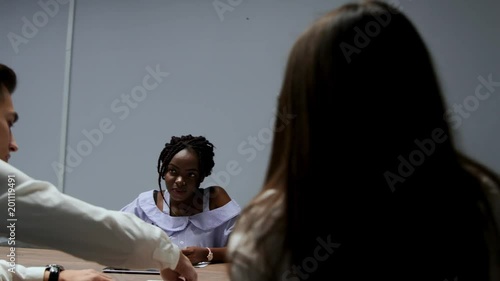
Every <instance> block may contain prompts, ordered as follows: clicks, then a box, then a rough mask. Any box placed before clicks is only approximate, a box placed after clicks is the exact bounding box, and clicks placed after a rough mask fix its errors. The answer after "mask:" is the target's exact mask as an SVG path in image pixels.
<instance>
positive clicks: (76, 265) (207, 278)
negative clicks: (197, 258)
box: [0, 247, 229, 281]
mask: <svg viewBox="0 0 500 281" xmlns="http://www.w3.org/2000/svg"><path fill="white" fill-rule="evenodd" d="M9 252H10V251H9V248H8V247H0V259H4V260H8V258H7V254H8V253H9ZM15 252H16V264H19V265H23V266H45V265H47V264H49V263H56V264H60V265H62V266H64V267H65V268H66V269H95V270H97V271H101V270H102V269H103V268H104V267H105V266H103V265H100V264H98V263H95V262H89V261H86V260H82V259H79V258H76V257H74V256H71V255H69V254H66V253H63V252H60V251H56V250H49V249H34V248H16V249H15ZM196 271H197V272H198V280H199V281H212V280H213V281H215V280H217V281H226V280H229V277H228V275H227V264H224V263H219V264H209V265H207V266H206V267H203V268H196ZM107 274H108V275H109V276H111V277H112V278H114V279H115V280H117V281H122V280H123V281H140V280H144V281H145V280H161V277H160V275H150V274H115V273H113V274H110V273H107Z"/></svg>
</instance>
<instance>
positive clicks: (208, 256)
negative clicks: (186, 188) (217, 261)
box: [49, 247, 214, 281]
mask: <svg viewBox="0 0 500 281" xmlns="http://www.w3.org/2000/svg"><path fill="white" fill-rule="evenodd" d="M207 249H208V255H207V260H208V261H212V259H213V258H214V254H213V253H212V251H211V250H210V248H208V247H207ZM49 281H50V280H49Z"/></svg>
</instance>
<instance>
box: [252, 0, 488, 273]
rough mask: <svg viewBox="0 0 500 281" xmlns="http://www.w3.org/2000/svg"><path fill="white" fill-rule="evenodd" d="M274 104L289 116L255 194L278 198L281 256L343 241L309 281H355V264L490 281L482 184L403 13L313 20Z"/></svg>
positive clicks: (299, 261)
mask: <svg viewBox="0 0 500 281" xmlns="http://www.w3.org/2000/svg"><path fill="white" fill-rule="evenodd" d="M363 40H364V41H363ZM277 107H278V110H279V111H280V112H282V111H285V112H289V113H291V114H294V115H295V118H294V119H293V120H292V121H291V122H290V123H288V124H286V125H285V124H283V123H282V122H281V120H279V119H278V118H277V119H276V123H275V133H274V139H273V146H272V152H271V159H270V163H269V167H268V170H267V176H266V183H265V185H264V187H263V191H265V190H267V189H270V188H273V189H277V190H279V191H281V192H283V194H285V196H286V206H285V217H284V218H283V219H284V220H285V221H286V225H287V230H286V234H285V250H287V251H290V252H291V258H292V260H291V262H292V265H295V266H299V267H300V266H303V265H304V264H305V263H307V262H309V261H311V257H313V256H314V250H315V249H316V248H317V247H318V245H322V243H321V242H319V241H320V240H321V241H323V242H325V241H327V242H328V241H329V242H331V243H336V244H338V245H340V246H339V247H338V249H335V250H334V251H333V249H331V250H332V251H331V252H329V256H328V259H327V260H316V261H315V263H312V262H311V263H312V265H311V263H310V264H309V267H311V268H312V267H314V270H310V272H308V279H307V280H315V279H319V278H321V277H322V276H324V274H327V276H330V277H333V276H340V275H343V274H347V273H349V272H351V271H352V272H351V273H350V274H351V275H350V276H351V280H357V278H356V277H360V276H362V274H365V273H361V271H356V268H357V267H360V270H365V271H366V272H370V270H373V271H372V272H373V276H386V277H388V278H389V277H394V278H396V277H397V278H404V277H405V276H406V275H405V274H408V273H410V274H413V275H412V276H413V277H414V278H425V280H434V279H435V280H444V279H445V278H450V280H452V279H453V278H455V277H457V276H458V279H459V280H469V279H468V278H473V279H470V280H487V276H488V273H487V272H488V257H487V252H488V249H487V247H488V246H487V244H486V242H485V240H484V237H483V231H484V229H485V228H486V227H487V226H486V225H485V224H484V221H485V220H484V217H485V216H487V217H488V219H491V212H490V211H486V212H482V211H481V210H480V208H478V202H486V201H485V196H484V194H482V192H481V189H480V182H479V181H478V179H477V178H476V177H474V176H471V173H470V172H468V171H466V170H464V168H463V166H462V157H461V156H460V154H459V153H458V152H457V149H456V148H455V146H454V144H453V139H452V135H451V132H450V129H449V126H448V123H447V120H446V118H445V105H444V101H443V98H442V94H441V90H440V87H439V84H438V78H437V75H436V73H435V71H434V67H433V64H432V59H431V56H430V54H429V52H428V50H427V48H426V46H425V44H424V42H423V40H422V38H421V36H420V35H419V33H418V32H417V30H416V28H415V27H414V26H413V24H412V23H411V22H410V20H409V19H408V18H407V17H406V16H405V15H404V14H403V13H401V12H400V11H398V10H397V9H395V8H394V7H392V6H390V5H387V4H385V3H382V2H379V1H365V2H363V3H360V4H347V5H344V6H342V7H340V8H338V9H336V10H334V11H332V12H330V13H328V14H326V15H324V16H323V17H321V18H320V19H318V20H317V21H316V22H315V23H314V24H313V25H312V26H311V27H310V28H309V29H308V30H307V31H306V32H305V33H304V34H303V35H302V36H300V38H299V39H298V40H297V41H296V43H295V45H294V46H293V48H292V50H291V52H290V55H289V59H288V64H287V67H286V72H285V76H284V80H283V85H282V88H281V93H280V97H279V101H278V105H277ZM260 203H262V202H260ZM252 204H253V203H250V204H249V206H248V207H247V209H251V208H252V207H253V206H252ZM268 204H273V202H272V201H268ZM486 205H487V204H486ZM244 213H245V210H244V211H243V214H244ZM318 220H319V221H320V223H317V221H318ZM464 241H468V242H467V244H466V245H464ZM268 254H270V253H268ZM380 255H384V256H386V257H388V258H383V259H382V258H381V257H380ZM417 257H418V258H417ZM420 258H422V259H423V260H420ZM313 265H315V266H313ZM350 270H351V271H350ZM375 272H378V273H380V272H383V273H384V274H383V275H377V274H375ZM366 274H367V275H369V274H368V273H366ZM329 279H333V278H329ZM422 280H423V279H422Z"/></svg>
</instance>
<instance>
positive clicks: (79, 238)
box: [0, 64, 198, 281]
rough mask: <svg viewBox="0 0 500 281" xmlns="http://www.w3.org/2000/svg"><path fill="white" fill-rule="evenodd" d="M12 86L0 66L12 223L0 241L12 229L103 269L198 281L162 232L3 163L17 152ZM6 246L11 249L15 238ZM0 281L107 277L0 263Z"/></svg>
mask: <svg viewBox="0 0 500 281" xmlns="http://www.w3.org/2000/svg"><path fill="white" fill-rule="evenodd" d="M16 83H17V78H16V74H15V72H14V71H13V70H12V69H10V68H9V67H8V66H5V65H3V64H0V206H1V207H2V208H4V210H2V211H0V219H1V220H2V221H3V222H6V223H7V224H10V225H7V227H0V236H5V237H7V238H11V237H10V236H11V234H12V232H13V231H14V230H15V233H17V234H19V236H20V237H21V236H22V238H23V242H26V243H30V244H34V245H40V246H45V247H50V248H53V249H57V250H61V251H64V252H66V253H69V254H71V255H74V256H76V257H79V258H83V259H86V260H90V261H95V262H98V263H100V264H103V265H108V266H115V267H125V268H158V269H160V270H161V271H160V272H161V276H162V278H163V279H164V280H179V277H183V278H184V279H185V280H186V281H196V280H197V278H198V277H197V273H196V271H195V269H194V267H193V266H192V265H191V262H190V261H189V259H188V258H187V257H186V256H184V255H183V254H182V253H181V251H180V249H179V248H178V247H177V246H176V245H174V244H173V243H171V241H170V239H169V237H168V236H167V235H166V234H165V233H164V232H163V231H162V230H161V229H160V228H158V227H155V226H152V225H149V224H148V223H145V222H144V221H142V220H140V219H138V218H136V217H135V216H134V215H132V214H128V213H123V212H119V211H110V210H106V209H104V208H100V207H96V206H93V205H91V204H88V203H86V202H83V201H81V200H78V199H76V198H73V197H70V196H68V195H65V194H63V193H61V192H59V190H58V189H57V188H55V187H54V185H52V184H51V183H49V182H44V181H38V180H35V179H32V178H30V177H29V176H28V175H26V174H24V173H23V172H21V171H20V170H18V169H16V168H14V167H13V166H11V165H9V164H8V163H7V162H8V160H9V158H10V156H11V152H15V151H17V150H18V146H17V144H16V142H15V139H14V136H13V135H12V131H11V127H12V125H13V124H14V123H15V122H16V121H17V119H18V115H17V113H16V112H15V110H14V106H13V103H12V98H11V95H12V93H13V92H14V90H15V87H16ZM9 204H10V205H9ZM11 205H12V206H14V205H15V212H11V211H10V210H9V207H10V206H11ZM14 219H15V220H14ZM83 233H84V234H83ZM82 234H83V235H82ZM7 241H8V244H9V245H11V246H14V245H15V244H13V243H15V239H8V240H7ZM47 263H50V261H47ZM0 280H30V281H31V280H33V281H35V280H36V281H68V280H78V281H109V280H111V278H110V277H109V276H107V275H104V274H102V273H100V272H97V271H95V270H69V269H68V270H64V268H62V267H60V266H59V267H58V266H47V267H24V266H22V265H19V264H12V263H9V262H8V261H6V260H0Z"/></svg>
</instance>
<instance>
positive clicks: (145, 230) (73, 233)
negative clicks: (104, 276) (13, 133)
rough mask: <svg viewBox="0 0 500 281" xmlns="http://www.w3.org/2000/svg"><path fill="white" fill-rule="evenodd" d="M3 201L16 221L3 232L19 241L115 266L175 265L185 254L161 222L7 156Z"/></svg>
mask: <svg viewBox="0 0 500 281" xmlns="http://www.w3.org/2000/svg"><path fill="white" fill-rule="evenodd" d="M0 206H1V208H2V209H0V218H1V219H2V220H3V221H4V222H8V226H10V228H9V227H1V228H0V234H3V235H5V236H6V237H8V239H10V240H9V241H11V240H14V243H15V240H16V239H19V240H22V241H23V242H26V243H30V244H34V245H39V246H44V247H50V248H53V249H57V250H61V251H64V252H66V253H69V254H71V255H74V256H76V257H79V258H82V259H85V260H90V261H94V262H97V263H100V264H102V265H106V266H115V267H126V268H137V269H140V268H158V269H160V270H161V269H164V268H172V269H173V268H175V267H176V266H177V262H178V260H179V255H180V250H179V248H178V247H177V246H176V245H175V244H173V243H172V242H171V241H170V239H169V237H168V236H167V234H165V233H164V232H163V231H162V230H161V229H159V228H158V227H155V226H152V225H149V224H148V223H146V222H144V221H142V220H140V219H139V218H137V217H136V216H135V215H133V214H130V213H125V212H120V211H111V210H106V209H104V208H101V207H97V206H94V205H91V204H88V203H86V202H83V201H81V200H78V199H76V198H73V197H71V196H68V195H65V194H63V193H61V192H59V190H58V189H57V188H55V187H54V185H52V184H51V183H48V182H44V181H37V180H33V179H31V178H30V177H29V176H27V175H26V174H24V173H22V172H21V171H19V170H17V169H16V168H14V167H13V166H11V165H9V164H7V163H5V162H3V161H0ZM9 208H11V209H9ZM9 245H10V244H9Z"/></svg>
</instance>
